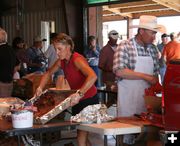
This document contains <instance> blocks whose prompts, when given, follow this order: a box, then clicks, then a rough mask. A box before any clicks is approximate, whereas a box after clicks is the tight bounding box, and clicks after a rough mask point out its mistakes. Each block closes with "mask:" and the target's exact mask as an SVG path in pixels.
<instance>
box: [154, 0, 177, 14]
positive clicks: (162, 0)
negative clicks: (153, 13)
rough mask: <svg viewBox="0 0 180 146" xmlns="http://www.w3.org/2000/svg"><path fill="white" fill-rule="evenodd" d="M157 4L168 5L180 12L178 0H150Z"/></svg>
mask: <svg viewBox="0 0 180 146" xmlns="http://www.w3.org/2000/svg"><path fill="white" fill-rule="evenodd" d="M152 1H154V2H156V3H158V4H161V5H163V6H166V7H169V8H171V9H173V10H175V11H177V12H180V0H152Z"/></svg>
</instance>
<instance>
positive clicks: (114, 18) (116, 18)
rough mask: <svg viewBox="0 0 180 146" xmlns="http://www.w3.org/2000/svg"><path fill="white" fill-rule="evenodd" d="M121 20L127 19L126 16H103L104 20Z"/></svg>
mask: <svg viewBox="0 0 180 146" xmlns="http://www.w3.org/2000/svg"><path fill="white" fill-rule="evenodd" d="M119 20H126V17H123V16H120V15H114V16H106V17H104V16H103V18H102V21H103V22H108V21H119Z"/></svg>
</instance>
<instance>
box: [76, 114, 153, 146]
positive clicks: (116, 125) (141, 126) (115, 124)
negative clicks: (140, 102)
mask: <svg viewBox="0 0 180 146" xmlns="http://www.w3.org/2000/svg"><path fill="white" fill-rule="evenodd" d="M148 125H151V124H150V122H148V121H143V120H141V119H139V118H136V117H130V118H129V117H128V118H127V117H122V118H117V119H115V120H114V121H111V122H107V123H101V124H80V125H78V126H77V129H79V130H84V131H88V132H92V133H97V134H101V135H104V146H108V140H107V136H108V135H115V136H116V146H120V144H122V142H121V141H122V136H123V135H125V134H138V133H144V132H145V131H146V126H148Z"/></svg>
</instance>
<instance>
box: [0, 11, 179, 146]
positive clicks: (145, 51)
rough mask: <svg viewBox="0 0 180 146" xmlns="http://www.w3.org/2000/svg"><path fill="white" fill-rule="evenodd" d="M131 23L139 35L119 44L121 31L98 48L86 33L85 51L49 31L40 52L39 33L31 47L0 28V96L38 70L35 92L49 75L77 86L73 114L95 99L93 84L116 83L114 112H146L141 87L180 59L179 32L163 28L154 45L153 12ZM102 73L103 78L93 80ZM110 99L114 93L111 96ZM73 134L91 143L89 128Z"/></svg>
mask: <svg viewBox="0 0 180 146" xmlns="http://www.w3.org/2000/svg"><path fill="white" fill-rule="evenodd" d="M132 28H138V30H137V34H136V35H135V36H134V37H133V38H130V39H128V40H123V41H121V42H120V44H117V40H118V38H119V33H118V32H117V31H116V30H111V31H110V32H109V33H108V38H109V41H108V42H107V44H106V45H105V46H104V47H102V48H100V47H99V45H98V43H97V38H96V37H95V36H89V37H88V44H87V47H86V48H85V49H84V54H83V55H81V54H79V53H77V52H75V49H74V48H75V46H74V42H73V40H72V38H71V37H70V36H69V35H67V34H65V33H59V34H58V33H53V34H51V36H50V40H51V44H50V46H49V47H48V49H47V51H46V52H42V47H43V41H45V40H44V39H42V38H41V37H39V36H36V37H35V38H34V40H33V45H32V46H31V47H27V45H26V44H25V41H24V40H23V39H22V38H21V37H16V38H14V40H13V43H12V47H11V46H9V45H8V43H7V42H8V41H7V33H6V32H5V30H3V29H2V28H0V50H1V54H0V70H1V71H0V97H9V96H11V92H12V86H13V85H12V81H13V76H16V77H14V78H21V77H23V76H25V75H26V74H28V73H34V72H42V73H44V74H43V77H42V79H41V82H40V84H39V86H38V88H37V90H36V92H35V95H41V93H42V92H43V89H44V87H45V85H46V84H47V82H48V80H49V79H50V78H52V77H53V79H54V81H56V80H57V78H58V76H59V75H64V77H65V78H66V80H67V81H68V83H69V86H70V88H71V89H72V90H77V91H76V93H74V94H72V95H71V96H70V97H71V106H72V114H73V115H76V114H78V113H79V112H80V111H81V110H82V109H83V108H84V107H86V106H88V105H92V104H97V103H99V101H98V100H99V99H98V95H97V87H100V86H103V85H110V86H117V95H118V97H117V101H116V100H115V102H116V103H117V110H118V115H117V116H123V117H124V116H125V117H127V116H133V115H134V114H140V113H141V112H145V111H146V107H145V102H144V90H145V89H146V88H148V87H150V86H151V85H154V84H156V83H157V82H160V83H161V84H163V78H164V74H165V71H166V67H167V65H168V63H169V62H170V60H172V59H180V42H179V41H180V33H172V34H170V35H168V34H166V33H163V34H162V36H161V39H162V42H161V43H160V44H158V45H157V48H158V49H157V48H156V46H155V45H154V44H153V42H154V40H155V39H156V33H157V32H159V31H161V30H162V28H161V25H158V24H157V18H156V17H155V16H148V15H143V16H141V17H140V22H139V25H136V26H132ZM169 38H170V39H171V40H170V39H169ZM17 72H19V76H18V75H16V73H17ZM101 73H102V74H101ZM158 75H160V76H161V80H160V81H159V79H158ZM100 76H102V81H101V80H97V79H99V78H100ZM111 98H112V99H115V98H116V97H114V96H113V95H111ZM77 133H78V145H79V146H89V145H90V143H89V141H88V138H87V136H88V133H87V132H85V131H81V130H78V132H77ZM123 142H124V143H127V144H133V143H134V137H133V136H132V135H127V136H124V140H123Z"/></svg>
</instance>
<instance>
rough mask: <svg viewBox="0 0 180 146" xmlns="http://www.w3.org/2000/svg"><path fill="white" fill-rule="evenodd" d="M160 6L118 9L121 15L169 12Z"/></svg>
mask: <svg viewBox="0 0 180 146" xmlns="http://www.w3.org/2000/svg"><path fill="white" fill-rule="evenodd" d="M169 9H170V8H167V7H165V6H162V5H155V6H146V7H134V8H126V9H120V12H121V13H122V14H123V13H142V12H152V11H160V10H169Z"/></svg>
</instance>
